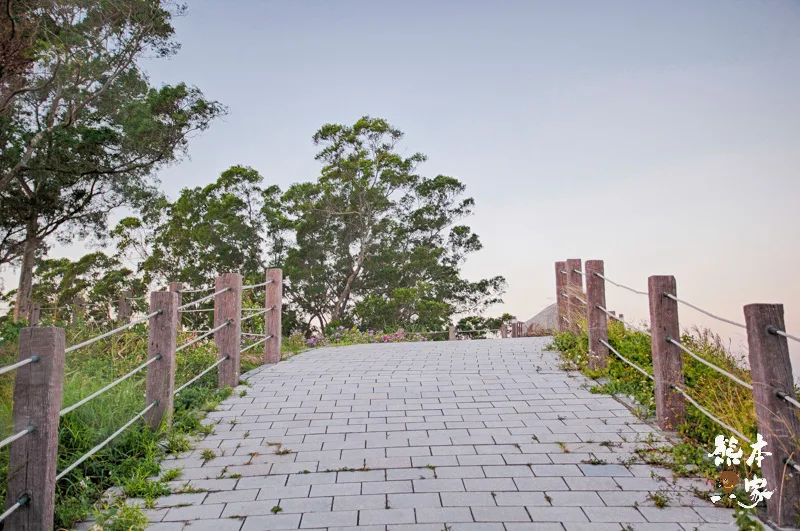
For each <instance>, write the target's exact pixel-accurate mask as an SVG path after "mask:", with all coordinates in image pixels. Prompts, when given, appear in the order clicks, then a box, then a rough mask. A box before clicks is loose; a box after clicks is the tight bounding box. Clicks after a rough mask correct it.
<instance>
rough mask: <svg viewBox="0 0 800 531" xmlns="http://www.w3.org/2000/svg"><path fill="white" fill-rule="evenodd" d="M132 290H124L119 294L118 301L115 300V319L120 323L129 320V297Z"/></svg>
mask: <svg viewBox="0 0 800 531" xmlns="http://www.w3.org/2000/svg"><path fill="white" fill-rule="evenodd" d="M132 295H133V292H132V291H130V290H125V291H123V292H122V293H121V294H120V298H119V301H118V302H117V321H118V322H119V323H120V324H125V323H127V322H129V321H130V320H131V301H130V297H131V296H132Z"/></svg>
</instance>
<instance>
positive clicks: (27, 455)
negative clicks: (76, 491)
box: [5, 327, 65, 530]
mask: <svg viewBox="0 0 800 531" xmlns="http://www.w3.org/2000/svg"><path fill="white" fill-rule="evenodd" d="M64 342H65V334H64V329H63V328H55V327H42V328H39V327H37V328H23V329H22V331H21V332H20V335H19V360H20V361H23V360H26V359H29V358H31V357H33V356H36V357H37V359H36V361H34V362H33V363H28V364H27V365H24V366H22V367H20V368H18V369H17V374H16V379H15V381H14V412H13V418H14V433H15V434H16V433H21V432H23V431H24V430H26V429H27V430H31V431H30V432H29V433H28V434H27V435H24V436H23V437H21V438H19V439H17V440H15V441H14V442H12V443H11V450H10V453H9V463H8V470H9V474H8V478H9V479H8V490H7V494H6V509H10V508H11V507H12V506H13V505H15V504H16V503H17V501H18V500H20V499H22V498H23V496H25V495H27V496H28V497H29V502H28V503H27V504H25V505H23V506H21V507H20V508H19V509H17V510H16V511H15V512H14V513H12V514H11V515H10V516H9V517H8V519H7V520H6V521H5V529H9V530H12V529H25V530H28V529H30V530H40V529H41V530H46V529H53V511H54V508H55V499H56V466H57V464H58V419H59V410H60V409H61V399H62V391H63V382H64V358H65V356H64Z"/></svg>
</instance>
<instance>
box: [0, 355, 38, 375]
mask: <svg viewBox="0 0 800 531" xmlns="http://www.w3.org/2000/svg"><path fill="white" fill-rule="evenodd" d="M35 361H39V356H31V357H30V358H27V359H24V360H22V361H18V362H16V363H13V364H11V365H6V366H5V367H3V368H2V369H0V374H5V373H7V372H11V371H13V370H14V369H19V368H20V367H24V366H25V365H27V364H29V363H33V362H35Z"/></svg>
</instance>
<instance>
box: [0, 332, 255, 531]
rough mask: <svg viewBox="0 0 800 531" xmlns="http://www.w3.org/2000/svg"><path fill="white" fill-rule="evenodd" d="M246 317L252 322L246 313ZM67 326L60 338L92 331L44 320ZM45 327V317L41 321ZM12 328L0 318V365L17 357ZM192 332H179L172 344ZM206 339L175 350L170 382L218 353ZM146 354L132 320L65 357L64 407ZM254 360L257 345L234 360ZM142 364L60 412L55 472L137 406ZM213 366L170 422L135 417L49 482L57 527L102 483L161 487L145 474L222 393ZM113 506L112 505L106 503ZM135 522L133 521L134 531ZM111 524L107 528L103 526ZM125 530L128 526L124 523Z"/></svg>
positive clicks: (5, 391) (3, 396)
mask: <svg viewBox="0 0 800 531" xmlns="http://www.w3.org/2000/svg"><path fill="white" fill-rule="evenodd" d="M252 321H256V319H253V320H252ZM52 324H57V325H60V326H64V327H65V328H67V344H68V345H70V344H76V343H78V342H80V341H82V340H84V339H87V338H89V337H92V336H94V335H96V334H97V333H98V332H99V330H98V329H97V327H96V326H94V325H86V324H84V323H78V324H75V325H66V324H65V323H52ZM45 325H47V323H45ZM19 328H20V326H17V325H12V324H9V323H3V324H2V329H1V330H0V335H1V336H2V339H0V365H5V364H7V363H11V362H13V361H14V360H15V359H16V357H17V336H18V331H19ZM192 337H195V335H193V334H187V333H180V334H179V337H178V344H179V345H180V344H182V343H184V342H186V341H188V340H189V339H190V338H192ZM218 355H219V354H218V350H217V348H216V346H215V345H214V344H213V341H212V340H211V339H209V340H207V341H201V342H199V343H197V344H196V345H194V346H193V347H190V348H188V349H186V350H184V351H182V352H180V353H178V354H177V368H176V376H175V380H176V382H175V383H176V388H177V386H179V385H181V384H183V383H184V382H186V381H188V380H189V379H191V378H193V377H194V376H195V375H197V374H198V373H200V372H201V371H202V370H203V369H205V368H206V367H208V366H209V365H211V364H212V363H214V362H215V361H216V360H217V359H218ZM146 356H147V326H146V325H143V326H136V327H134V328H132V329H130V330H126V331H124V332H122V333H119V334H116V335H114V336H112V337H109V338H108V339H105V340H102V341H99V342H97V343H94V344H92V345H89V346H88V347H85V348H83V349H80V350H78V351H75V352H73V353H70V354H68V355H67V361H66V367H65V371H64V391H63V394H64V402H63V403H64V406H68V405H70V404H73V403H75V402H77V401H79V400H80V399H82V398H84V397H86V396H88V395H89V394H91V393H92V392H94V391H96V390H98V389H100V388H102V387H103V386H105V385H107V384H108V383H110V382H111V381H113V380H115V379H117V378H119V377H120V376H122V375H124V374H125V373H127V372H129V371H130V370H132V369H133V368H135V367H136V366H137V365H140V364H142V363H143V362H144V361H145V360H146ZM260 363H261V361H260V354H259V353H258V348H255V349H252V350H251V351H248V352H247V353H246V354H245V355H244V356H243V359H242V372H246V371H248V370H251V369H253V368H255V367H256V366H257V365H259V364H260ZM145 374H146V369H145V370H143V371H141V372H140V373H138V374H136V375H134V376H133V377H131V378H129V379H128V380H126V381H124V382H122V383H121V384H119V385H117V386H116V387H114V388H113V389H111V390H110V391H108V392H106V393H104V394H103V395H101V396H99V397H97V398H95V399H94V400H92V401H90V402H88V403H87V404H84V405H83V406H81V407H80V408H78V409H76V410H75V411H73V412H71V413H68V414H67V415H65V416H64V417H62V418H61V421H60V425H59V451H58V470H59V471H60V470H63V469H64V468H66V467H67V466H69V465H70V464H71V463H73V462H74V461H75V460H76V459H78V458H79V457H80V456H82V455H83V454H84V453H85V452H87V451H88V450H89V449H90V448H92V447H93V446H95V445H96V444H98V443H99V442H101V441H103V440H104V439H106V438H107V437H108V436H110V435H111V434H112V433H113V432H114V431H116V430H117V429H118V428H119V427H121V426H122V425H123V424H125V423H126V422H127V421H129V420H130V419H131V418H132V417H133V416H135V415H136V414H137V413H139V412H140V411H141V410H142V409H144V407H145ZM216 385H217V371H216V370H213V371H211V372H209V373H208V374H207V375H205V376H203V377H202V378H201V379H200V380H198V381H197V382H195V383H194V384H193V385H191V386H190V387H188V388H187V389H186V390H184V391H183V392H182V393H181V394H180V395H178V397H176V401H175V414H174V420H173V424H172V426H170V427H163V428H162V429H160V430H158V431H152V430H150V429H148V428H147V427H146V426H145V425H144V423H143V422H138V423H136V424H134V425H132V426H131V427H130V428H128V429H127V430H126V431H124V432H123V433H122V434H121V435H120V436H119V437H118V438H116V439H115V440H114V441H113V442H111V443H110V444H109V445H108V446H107V447H105V448H104V449H103V450H101V451H100V452H98V453H97V454H95V455H94V456H93V457H91V458H89V459H88V460H87V461H85V462H84V463H83V464H81V465H80V466H78V467H77V468H76V469H75V470H73V471H72V472H70V473H69V474H68V475H67V476H65V477H64V478H63V479H61V480H60V481H59V482H58V484H57V488H56V509H55V523H56V526H57V528H67V529H69V528H70V527H72V526H73V525H74V524H75V523H76V522H78V521H80V520H82V519H85V518H86V517H88V516H92V515H93V512H94V511H93V506H94V504H95V503H96V502H97V500H98V499H99V498H100V497H101V495H102V494H103V492H104V491H106V490H107V489H108V488H109V487H111V486H114V485H117V486H120V487H122V489H123V492H124V493H125V494H127V495H129V496H139V497H144V498H153V497H155V496H158V495H163V494H165V493H166V492H168V490H169V489H168V488H167V487H166V485H165V484H164V483H161V482H157V481H156V482H153V481H150V480H148V478H150V477H151V476H154V475H157V474H158V472H159V460H160V458H161V457H163V456H164V455H166V454H168V453H170V452H172V451H179V450H184V449H186V442H187V440H188V439H187V437H188V435H191V434H195V433H198V432H199V431H201V430H203V429H204V426H202V425H201V423H200V420H201V419H202V417H203V416H205V412H206V411H210V410H213V408H214V407H215V405H216V404H217V403H218V402H219V401H220V400H223V399H224V398H226V397H227V396H228V395H229V394H230V392H231V390H230V389H217V388H216ZM13 387H14V374H13V372H12V373H10V374H6V375H3V376H0V430H2V432H0V438H2V437H6V436H8V435H10V434H11V433H12V431H13V425H12V408H13V403H12V401H13ZM7 475H8V448H4V449H2V450H0V500H4V499H5V496H6V483H7V479H8V478H7ZM114 510H119V507H116V508H114ZM0 525H2V524H0ZM138 528H139V527H134V529H138ZM105 529H107V530H112V529H114V527H106V528H105ZM125 529H128V528H127V527H125Z"/></svg>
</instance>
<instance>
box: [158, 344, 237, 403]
mask: <svg viewBox="0 0 800 531" xmlns="http://www.w3.org/2000/svg"><path fill="white" fill-rule="evenodd" d="M228 358H230V356H228V355H227V354H226V355H225V356H224V357H222V358H220V359H218V360H217V361H216V362H215V363H214V364H213V365H211V366H210V367H209V368H207V369H206V370H204V371H203V372H201V373H200V374H198V375H197V376H195V377H194V378H192V379H191V380H189V381H188V382H186V383H185V384H183V385H182V386H180V387H178V388H177V389H176V390H175V392H174V393H172V394H173V396H174V395H177V394H178V393H180V392H181V391H183V390H184V389H186V388H187V387H189V386H190V385H192V384H193V383H195V382H196V381H197V380H199V379H200V378H202V377H203V376H205V375H206V374H208V373H209V372H211V371H212V370H213V369H214V367H216V366H217V365H219V364H220V363H222V362H223V361H225V360H227V359H228Z"/></svg>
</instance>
